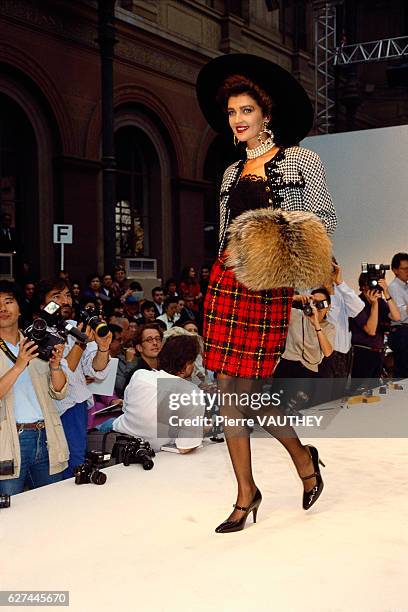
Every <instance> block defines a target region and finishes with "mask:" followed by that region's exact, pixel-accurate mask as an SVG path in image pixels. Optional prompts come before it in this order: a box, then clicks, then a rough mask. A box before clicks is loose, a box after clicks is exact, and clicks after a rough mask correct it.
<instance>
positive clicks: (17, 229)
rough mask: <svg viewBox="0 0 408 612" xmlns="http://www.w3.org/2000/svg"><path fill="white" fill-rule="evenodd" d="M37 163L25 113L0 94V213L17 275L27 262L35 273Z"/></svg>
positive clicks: (36, 256)
mask: <svg viewBox="0 0 408 612" xmlns="http://www.w3.org/2000/svg"><path fill="white" fill-rule="evenodd" d="M37 164H38V162H37V143H36V139H35V135H34V131H33V128H32V126H31V124H30V122H29V120H28V118H27V116H26V114H25V113H24V111H23V110H22V109H21V108H20V106H19V105H18V104H17V103H16V102H15V101H14V100H12V99H11V98H9V97H8V96H6V95H4V94H0V213H5V214H6V215H8V219H9V223H11V232H12V235H13V245H14V247H13V249H12V250H15V251H16V252H17V257H16V258H15V262H14V263H15V265H17V266H18V269H17V270H15V271H14V272H15V274H16V273H17V275H18V274H19V273H21V272H22V266H23V263H24V262H30V272H31V274H33V275H35V274H38V268H39V262H38V242H39V239H38V165H37ZM2 248H3V249H4V248H7V246H3V247H2ZM0 250H1V249H0ZM7 250H8V249H7Z"/></svg>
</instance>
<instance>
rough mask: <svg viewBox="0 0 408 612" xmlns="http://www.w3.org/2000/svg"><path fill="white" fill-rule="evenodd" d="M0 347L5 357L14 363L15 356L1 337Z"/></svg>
mask: <svg viewBox="0 0 408 612" xmlns="http://www.w3.org/2000/svg"><path fill="white" fill-rule="evenodd" d="M0 349H1V350H2V351H3V353H4V354H5V355H6V357H8V358H9V359H10V361H12V362H13V363H16V361H17V357H16V356H15V355H14V354H13V353H12V352H11V351H10V349H9V347H8V346H7V344H6V343H5V342H4V340H3V338H0Z"/></svg>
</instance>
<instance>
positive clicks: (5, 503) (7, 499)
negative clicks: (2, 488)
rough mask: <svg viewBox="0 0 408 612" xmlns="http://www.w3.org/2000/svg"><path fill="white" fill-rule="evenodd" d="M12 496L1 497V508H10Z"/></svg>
mask: <svg viewBox="0 0 408 612" xmlns="http://www.w3.org/2000/svg"><path fill="white" fill-rule="evenodd" d="M10 504H11V500H10V495H0V508H10Z"/></svg>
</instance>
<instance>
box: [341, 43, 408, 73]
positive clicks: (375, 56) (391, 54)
mask: <svg viewBox="0 0 408 612" xmlns="http://www.w3.org/2000/svg"><path fill="white" fill-rule="evenodd" d="M406 55H408V36H399V37H398V38H385V39H383V40H374V41H371V42H365V43H359V44H356V45H340V46H339V47H338V48H337V49H336V52H335V55H334V64H335V65H337V66H340V65H347V64H356V63H358V62H378V61H380V60H388V59H395V58H396V57H403V56H406Z"/></svg>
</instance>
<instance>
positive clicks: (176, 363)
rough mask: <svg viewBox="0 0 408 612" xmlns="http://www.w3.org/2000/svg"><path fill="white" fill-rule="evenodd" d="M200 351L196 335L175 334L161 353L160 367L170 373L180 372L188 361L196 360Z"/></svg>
mask: <svg viewBox="0 0 408 612" xmlns="http://www.w3.org/2000/svg"><path fill="white" fill-rule="evenodd" d="M199 352H200V345H199V343H198V340H197V338H196V337H195V336H173V337H172V338H169V339H168V340H167V342H166V344H165V345H164V346H163V348H162V350H161V351H160V353H159V358H158V359H159V367H160V369H161V370H164V371H165V372H167V373H168V374H174V375H176V374H179V372H181V371H182V370H183V369H184V367H185V366H186V365H187V364H188V363H192V362H193V361H195V359H196V357H197V355H198V353H199Z"/></svg>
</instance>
